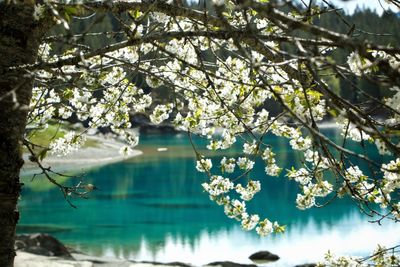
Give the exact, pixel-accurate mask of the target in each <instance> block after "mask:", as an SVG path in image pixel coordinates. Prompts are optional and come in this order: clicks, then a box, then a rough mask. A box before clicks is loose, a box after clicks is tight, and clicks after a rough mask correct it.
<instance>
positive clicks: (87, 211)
mask: <svg viewBox="0 0 400 267" xmlns="http://www.w3.org/2000/svg"><path fill="white" fill-rule="evenodd" d="M198 142H202V141H198ZM268 142H270V144H271V145H272V146H273V147H275V151H276V153H277V154H278V156H279V157H281V158H280V159H278V162H287V164H288V166H289V165H291V164H293V162H295V156H296V155H295V154H294V153H292V152H290V149H288V147H287V142H282V141H279V140H277V139H269V140H268ZM158 147H167V148H168V150H167V151H163V152H157V148H158ZM140 149H142V150H143V151H144V153H145V154H144V156H140V157H137V158H134V159H132V160H130V161H127V162H123V163H118V164H114V165H110V166H105V167H102V168H99V169H96V170H93V171H91V172H90V173H88V174H87V176H86V179H87V181H88V182H92V183H94V184H96V186H98V187H99V188H100V189H101V190H100V191H97V192H95V193H94V194H93V195H92V196H91V198H89V199H87V200H81V199H77V200H76V201H75V202H74V204H76V205H77V206H78V209H76V210H75V209H72V208H70V207H69V206H68V205H67V204H66V203H65V201H64V200H63V199H62V196H61V194H60V192H59V191H58V190H57V189H52V190H48V189H47V188H46V189H42V190H41V186H40V181H39V180H38V179H37V180H35V181H34V182H33V184H32V183H28V182H27V185H28V186H26V187H25V189H24V191H23V195H22V201H21V202H20V209H21V215H22V217H21V221H20V225H19V228H18V231H19V232H38V231H41V232H50V233H52V234H54V235H55V236H56V237H58V238H59V239H61V240H62V241H63V242H65V243H67V244H69V245H71V246H74V247H76V248H78V249H81V250H83V251H85V252H87V253H90V254H93V255H99V256H104V255H105V256H114V257H115V256H117V257H124V258H130V259H135V260H155V261H161V262H168V261H183V262H190V263H194V264H203V263H207V262H211V261H217V260H218V261H220V260H233V261H237V262H242V263H246V262H249V261H248V259H247V257H248V256H249V255H250V254H252V253H254V252H256V251H258V250H261V249H267V250H270V251H272V252H274V253H277V254H278V255H280V256H281V258H282V260H280V261H279V262H278V263H276V266H288V265H290V264H299V263H305V262H310V261H316V260H318V259H320V258H321V257H322V255H323V253H325V252H326V251H327V250H328V249H331V250H332V251H335V252H337V253H339V254H341V253H343V254H359V255H366V254H367V253H369V252H371V251H372V250H373V249H374V247H375V246H376V243H381V244H384V245H387V246H390V245H394V244H398V243H400V234H399V233H400V226H399V225H395V224H386V225H384V226H383V227H379V226H378V225H375V224H370V223H368V222H367V219H368V218H366V217H365V216H362V215H361V214H360V213H359V211H358V210H357V208H356V207H354V205H352V204H351V202H350V201H349V200H348V199H347V200H346V199H345V200H340V201H337V202H334V203H333V204H331V205H329V206H328V207H326V208H323V209H312V210H310V211H299V210H297V209H296V208H295V205H294V201H295V198H296V192H297V190H298V189H297V187H296V185H295V184H294V183H293V182H291V181H287V179H285V178H284V177H280V178H271V177H266V176H265V175H264V171H263V166H262V165H261V164H258V167H256V168H255V171H254V174H253V175H254V176H253V177H257V178H258V179H260V180H261V182H262V186H263V188H264V189H263V191H262V192H261V193H260V194H259V195H257V196H256V198H255V199H254V201H253V204H252V205H250V206H249V209H250V211H254V212H258V213H261V214H262V215H264V216H268V217H269V218H271V219H273V220H278V221H280V222H281V223H282V224H286V225H287V226H288V231H287V233H286V234H284V235H278V236H272V237H268V238H264V239H262V238H259V237H258V236H257V235H256V234H255V233H252V232H251V233H249V232H242V231H241V230H240V229H239V227H238V225H237V222H235V221H232V220H230V219H228V218H226V216H225V215H224V214H223V211H222V208H221V207H218V206H215V205H213V203H212V202H210V201H209V199H208V196H207V195H206V194H205V193H203V192H202V189H201V186H200V184H201V182H202V181H204V177H203V175H202V174H200V173H197V172H196V171H194V168H193V166H194V164H195V157H194V153H193V151H192V150H191V148H190V145H189V143H188V140H187V139H186V138H184V137H182V136H145V137H143V138H142V146H141V147H140ZM205 153H206V152H205ZM229 153H231V155H236V154H237V153H238V150H232V151H230V152H229ZM214 156H215V155H214ZM218 158H219V156H218V155H216V156H215V159H218ZM256 166H257V165H256ZM371 241H373V242H371Z"/></svg>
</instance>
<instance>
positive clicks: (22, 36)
mask: <svg viewBox="0 0 400 267" xmlns="http://www.w3.org/2000/svg"><path fill="white" fill-rule="evenodd" d="M6 2H8V1H2V2H0V266H1V267H11V266H13V264H14V257H15V250H14V242H15V228H16V224H17V222H18V218H19V213H18V211H17V201H18V198H19V194H20V190H21V183H20V181H19V172H20V169H21V167H22V165H23V160H22V148H21V143H22V138H23V135H24V130H25V126H26V118H27V113H28V106H29V101H30V98H31V94H32V85H33V76H32V75H31V74H30V73H28V72H27V71H25V70H24V69H15V70H10V69H9V68H10V67H15V66H18V65H21V64H31V63H34V62H35V59H36V56H37V51H38V46H39V42H40V39H41V37H42V34H43V32H44V27H43V25H39V22H38V21H35V20H34V19H33V16H32V14H33V5H32V4H26V3H18V4H16V3H13V1H10V2H11V4H7V3H6Z"/></svg>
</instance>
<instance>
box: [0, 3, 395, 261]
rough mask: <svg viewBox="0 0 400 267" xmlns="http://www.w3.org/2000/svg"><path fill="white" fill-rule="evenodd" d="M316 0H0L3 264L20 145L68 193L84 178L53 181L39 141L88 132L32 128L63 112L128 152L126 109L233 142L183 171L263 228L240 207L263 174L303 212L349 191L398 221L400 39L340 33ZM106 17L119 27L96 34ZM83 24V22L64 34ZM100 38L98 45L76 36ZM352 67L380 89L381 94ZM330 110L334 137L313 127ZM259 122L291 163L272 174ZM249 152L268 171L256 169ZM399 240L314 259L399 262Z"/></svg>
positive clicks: (264, 228)
mask: <svg viewBox="0 0 400 267" xmlns="http://www.w3.org/2000/svg"><path fill="white" fill-rule="evenodd" d="M312 2H313V1H309V3H305V1H300V4H301V5H300V6H298V5H295V4H294V3H292V2H291V1H268V0H245V1H230V0H215V1H213V2H200V4H198V5H196V4H195V7H196V8H193V7H188V6H186V5H184V4H182V3H181V2H179V1H159V0H156V1H144V0H143V1H140V0H137V1H128V0H121V1H61V0H60V1H52V0H37V1H35V0H22V1H20V0H15V1H2V2H0V31H1V35H0V51H1V55H2V56H1V58H0V73H1V75H0V102H1V105H0V111H1V112H0V136H1V141H0V175H1V179H0V213H1V216H0V225H1V227H0V236H1V237H2V238H1V240H0V265H1V266H12V265H13V259H14V255H15V252H14V235H15V226H16V224H17V222H18V217H19V215H18V211H17V209H16V205H17V200H18V197H19V194H20V189H21V183H20V181H19V171H20V168H21V166H22V164H23V160H22V156H21V153H22V152H21V151H22V146H24V147H26V149H27V151H29V153H30V154H31V156H30V160H31V161H33V162H35V163H36V164H37V165H38V167H39V168H40V170H41V171H42V174H44V176H45V177H46V178H47V179H48V181H49V182H51V183H53V184H55V185H56V186H58V187H59V188H60V189H61V191H62V193H63V195H64V197H65V198H66V199H67V200H69V199H70V197H71V196H74V195H78V196H79V195H81V194H84V193H85V192H86V191H85V190H87V189H88V188H90V185H86V184H84V183H83V182H82V181H80V182H79V183H77V184H75V185H68V186H67V185H65V184H61V183H60V182H58V181H57V179H56V178H55V177H56V176H55V173H54V172H53V171H52V170H51V168H46V167H44V166H43V165H42V164H41V162H42V160H43V158H44V157H45V156H46V155H47V154H49V153H51V154H57V155H58V154H64V155H66V154H68V153H70V152H72V151H74V150H76V149H79V147H80V146H81V145H82V144H83V143H84V141H85V132H86V131H87V130H84V131H83V132H69V133H66V134H65V135H64V136H63V137H59V138H54V139H53V140H51V143H50V145H49V146H46V147H42V146H39V145H37V144H35V143H34V142H33V141H32V139H31V137H32V135H33V134H34V133H35V132H37V131H39V130H42V129H45V128H46V127H47V126H48V124H49V123H50V122H54V121H56V122H57V121H63V120H67V119H70V118H71V117H72V116H74V117H76V118H77V119H78V120H81V121H85V122H87V124H88V127H89V128H98V127H109V128H110V129H111V131H112V132H113V133H114V134H115V135H118V136H120V137H123V138H124V139H125V140H126V146H124V147H122V148H121V153H126V154H129V153H130V152H131V150H132V148H133V147H134V146H136V145H137V143H138V141H139V137H138V136H137V135H136V134H133V133H132V132H131V131H129V129H130V128H131V123H130V116H131V115H132V114H137V113H142V114H148V117H149V118H150V120H151V122H152V123H154V124H160V123H162V122H163V121H166V120H168V121H170V122H171V123H172V124H173V125H174V126H175V127H176V128H177V129H179V130H181V131H185V132H187V133H188V134H189V136H192V135H199V136H202V137H204V138H206V139H207V140H208V145H207V148H208V149H210V150H226V149H228V148H230V147H232V146H233V145H234V144H235V143H236V141H237V140H239V139H241V140H243V142H244V145H243V155H242V156H241V157H238V158H228V157H224V158H223V159H222V160H221V161H220V162H215V161H212V160H211V159H208V158H205V157H204V156H203V155H201V154H200V152H199V150H197V148H196V147H195V146H194V151H195V153H196V157H197V165H196V166H195V167H196V168H197V170H198V171H200V172H203V173H204V175H205V177H208V178H207V181H206V182H204V183H203V184H202V186H203V188H204V191H205V192H207V193H208V194H209V195H210V199H211V200H212V201H214V202H216V203H217V204H218V205H221V206H223V209H221V211H222V210H223V211H224V212H225V214H226V215H227V216H228V217H230V218H233V219H235V220H237V221H239V223H240V224H241V225H242V228H243V229H244V230H248V231H250V230H255V231H256V232H257V233H258V234H259V235H261V236H266V235H269V234H272V233H279V232H283V231H284V226H281V225H280V224H279V222H276V221H275V220H274V218H260V216H259V215H258V214H252V213H251V212H249V211H247V209H246V203H247V202H248V201H251V199H252V198H253V196H254V195H255V194H257V192H259V191H260V190H262V188H261V183H260V180H261V179H278V178H271V177H277V176H280V177H286V178H287V179H291V180H294V181H295V182H297V183H298V185H299V188H300V191H301V192H300V193H299V194H298V195H297V199H296V203H294V204H295V205H297V207H298V208H299V209H309V208H312V207H322V206H324V205H326V204H328V203H330V202H331V201H334V200H336V199H337V198H341V197H343V196H350V197H351V198H352V199H353V200H354V203H355V204H356V205H358V206H359V208H360V210H362V211H363V212H364V213H366V214H368V215H370V216H371V218H372V220H374V221H375V222H376V223H380V222H381V221H382V220H393V221H396V222H397V221H399V220H400V202H399V189H400V147H399V138H398V131H399V126H400V121H399V119H400V113H399V112H400V102H399V98H400V48H398V47H393V46H390V45H379V44H375V43H372V42H368V41H365V40H360V39H358V38H355V37H354V35H355V34H356V33H357V32H359V31H361V30H360V29H358V28H357V27H356V25H354V26H351V24H348V25H349V31H348V33H347V34H346V33H338V32H335V31H332V30H329V29H326V28H322V27H319V26H317V25H316V24H315V18H317V17H318V18H320V19H321V20H322V19H323V18H324V15H325V14H327V13H332V12H334V13H336V14H337V16H339V17H340V12H339V11H338V10H336V9H335V8H334V7H333V6H331V5H329V4H328V5H327V6H325V7H324V8H321V7H317V6H313V5H312ZM324 2H325V1H324ZM390 2H391V3H392V4H393V5H395V6H396V5H397V6H398V5H399V2H398V1H396V0H391V1H390ZM107 14H110V15H112V17H113V21H114V22H115V23H116V24H117V25H118V27H117V30H115V29H113V30H110V31H108V32H95V31H92V28H93V26H94V25H95V24H96V23H98V22H99V21H101V20H102V19H103V18H104V16H106V15H107ZM341 19H343V20H344V18H343V17H341ZM81 20H88V21H89V22H90V23H87V27H86V28H85V29H83V30H81V31H78V32H76V31H73V30H71V29H72V26H73V25H74V23H78V22H79V21H81ZM344 22H345V21H344ZM346 23H347V22H346ZM54 27H58V30H57V31H54V30H52V29H53V28H54ZM55 32H56V33H55ZM105 37H106V38H107V39H108V40H109V43H108V44H107V45H101V46H100V47H98V46H97V47H96V46H93V45H88V40H89V41H91V43H101V42H100V41H99V40H103V39H104V38H105ZM339 50H340V51H345V52H346V53H347V54H348V58H347V61H346V62H336V61H335V60H333V59H332V57H331V54H332V53H334V52H335V51H339ZM332 77H336V78H338V77H339V78H341V79H343V80H345V81H347V82H348V84H349V88H347V90H349V91H351V92H353V93H354V94H356V95H358V96H360V99H359V101H349V100H348V99H347V98H345V97H343V95H341V94H340V93H338V92H336V91H335V90H333V88H332V86H331V83H330V82H329V80H330V79H331V78H332ZM138 79H144V80H145V83H146V85H147V86H148V87H151V88H154V89H156V88H158V87H164V88H167V89H168V92H169V95H170V99H169V100H168V101H166V102H163V103H154V102H155V101H153V100H154V99H153V98H152V93H151V92H150V93H149V92H147V91H145V90H143V88H141V87H140V86H139V82H138ZM357 79H364V80H367V81H369V82H370V83H373V84H376V85H378V86H379V87H380V88H383V89H386V90H388V91H390V94H389V95H388V96H387V97H386V98H380V99H378V98H376V97H374V96H372V95H370V94H369V93H368V92H366V91H364V90H363V88H360V87H358V86H357V84H356V83H354V80H357ZM271 106H275V107H278V108H275V109H273V110H272V109H270V108H269V107H271ZM376 109H379V110H380V112H379V113H376V112H374V111H375V110H376ZM277 110H278V111H277ZM327 121H329V122H331V123H334V124H335V125H336V127H338V128H339V129H340V130H341V133H342V136H343V139H342V140H341V141H340V142H337V140H333V139H332V138H330V137H329V136H328V135H326V134H324V133H323V132H321V130H320V127H321V125H322V124H323V123H324V122H327ZM267 134H271V135H274V136H277V137H279V138H282V139H285V140H287V141H288V142H289V144H290V146H291V148H292V149H293V150H294V151H295V153H297V154H298V155H299V157H300V159H301V160H300V162H297V163H296V164H294V166H293V167H292V169H290V170H283V169H282V165H283V163H282V162H277V160H276V159H275V152H274V149H275V148H274V147H273V146H271V144H269V143H268V141H267V139H266V135H267ZM366 147H374V149H376V150H377V152H379V153H380V154H382V155H386V156H385V157H384V158H383V163H378V162H375V161H373V160H372V159H370V157H369V155H368V154H367V153H366ZM257 158H260V159H261V161H262V162H263V166H264V168H265V176H264V177H253V174H252V169H253V167H254V165H255V164H256V159H257ZM363 166H364V167H363ZM365 166H367V168H365ZM238 173H239V174H238ZM280 179H281V178H280ZM199 186H200V185H199ZM397 250H398V248H397V247H396V248H390V249H386V248H384V247H379V248H378V250H377V251H376V252H375V253H374V255H373V256H371V257H370V258H367V259H355V258H336V257H334V256H333V255H331V254H328V255H327V258H326V261H327V263H328V264H332V265H335V264H336V265H338V266H341V265H343V264H345V263H348V264H352V263H354V262H358V263H360V264H361V263H363V262H375V263H376V264H381V263H382V264H392V265H395V264H398V263H399V258H398V257H397V256H396V252H397Z"/></svg>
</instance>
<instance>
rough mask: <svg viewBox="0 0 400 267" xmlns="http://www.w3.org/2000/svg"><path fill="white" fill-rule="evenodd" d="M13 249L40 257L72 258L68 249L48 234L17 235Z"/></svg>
mask: <svg viewBox="0 0 400 267" xmlns="http://www.w3.org/2000/svg"><path fill="white" fill-rule="evenodd" d="M15 249H16V250H20V251H24V252H29V253H33V254H37V255H42V256H57V257H64V258H69V259H71V258H72V256H71V254H70V253H69V251H68V249H67V248H66V247H65V246H64V245H63V244H62V243H61V242H60V241H58V240H57V239H56V238H54V237H52V236H50V235H48V234H21V235H17V236H16V239H15Z"/></svg>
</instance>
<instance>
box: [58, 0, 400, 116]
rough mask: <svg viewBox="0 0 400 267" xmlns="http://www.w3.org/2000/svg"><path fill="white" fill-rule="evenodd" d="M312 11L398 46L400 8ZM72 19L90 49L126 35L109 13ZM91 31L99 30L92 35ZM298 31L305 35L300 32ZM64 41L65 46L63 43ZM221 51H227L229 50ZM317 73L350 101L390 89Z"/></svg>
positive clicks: (314, 18)
mask: <svg viewBox="0 0 400 267" xmlns="http://www.w3.org/2000/svg"><path fill="white" fill-rule="evenodd" d="M206 1H207V2H206V3H204V2H203V1H202V0H200V2H190V4H187V3H186V4H185V5H187V6H190V7H191V8H195V9H196V8H199V7H202V6H204V5H206V6H209V7H211V4H210V1H209V0H206ZM285 9H286V10H288V9H290V10H291V11H293V10H297V12H300V13H303V14H306V12H309V10H307V9H304V8H302V7H301V6H296V7H294V6H292V7H291V8H289V7H285ZM314 12H317V14H312V13H311V15H310V16H309V18H310V19H309V21H310V22H311V23H313V24H316V25H319V26H321V27H324V28H327V29H330V30H333V31H336V32H340V33H343V34H347V35H349V36H351V37H353V38H356V39H359V40H368V41H371V42H374V43H378V44H382V45H388V46H399V44H400V12H399V13H394V12H391V11H387V12H384V13H383V14H382V15H379V14H377V13H376V12H374V11H373V10H370V9H360V8H358V9H356V10H355V12H354V13H353V14H345V13H344V12H343V11H342V10H341V9H335V8H334V7H333V6H331V7H320V8H319V10H317V11H314ZM72 20H73V21H72V22H73V23H71V26H72V28H71V32H72V34H74V33H86V34H84V36H83V37H82V36H81V37H80V38H79V40H77V42H79V43H81V44H84V45H86V46H87V47H88V48H90V49H96V48H100V47H104V45H106V44H111V43H115V42H118V41H122V40H123V38H124V37H123V36H126V35H125V34H124V29H123V28H122V27H121V21H117V19H116V18H114V17H113V16H112V15H111V14H107V13H105V14H95V15H93V17H92V18H91V19H85V20H79V19H74V18H72ZM60 31H62V30H60V28H57V29H54V31H53V32H52V35H58V34H60ZM93 33H101V34H97V35H93ZM69 34H71V33H69ZM299 35H300V36H303V37H307V36H306V35H305V34H304V33H301V32H299ZM63 45H64V47H65V44H63ZM285 49H287V50H288V51H290V52H291V53H294V54H295V53H296V51H295V49H294V48H293V47H290V45H287V46H286V48H285ZM328 53H329V54H328V55H329V56H330V58H331V59H332V60H333V61H334V62H335V63H337V64H340V65H344V66H345V65H347V63H346V61H347V57H348V56H349V54H350V53H351V51H346V50H339V49H337V50H333V51H329V52H328ZM224 54H228V55H229V52H228V53H224ZM153 56H156V55H153ZM225 56H226V55H225ZM320 75H321V76H322V77H323V78H324V80H325V81H326V82H327V83H328V84H329V85H330V87H331V89H332V90H333V91H334V92H336V93H337V94H339V95H340V96H341V97H344V98H346V99H348V100H350V101H351V102H353V103H360V104H363V105H364V106H368V101H366V100H367V99H366V98H365V97H364V96H363V94H362V93H360V92H365V93H367V94H369V95H370V96H372V97H374V98H377V99H383V98H384V97H386V96H389V95H390V90H389V89H388V88H386V87H385V86H382V85H381V84H373V83H370V82H368V80H366V79H364V78H363V77H361V78H355V77H350V76H348V77H347V76H346V77H339V76H337V75H336V76H333V75H330V72H329V70H326V71H324V70H321V73H320ZM135 79H136V84H137V85H138V86H140V87H142V88H143V89H145V90H146V91H147V90H150V88H147V85H146V83H145V82H144V79H143V75H142V74H138V75H137V77H135ZM152 94H153V97H154V96H157V95H158V97H155V98H156V99H157V100H158V101H156V102H159V101H162V100H161V99H168V98H169V95H168V88H162V87H161V88H159V89H157V90H155V91H154V89H153V92H152ZM369 112H370V113H371V114H378V115H379V110H374V108H373V107H370V110H369Z"/></svg>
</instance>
